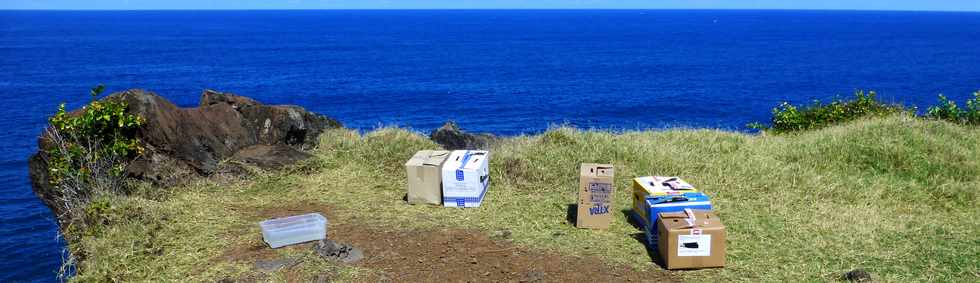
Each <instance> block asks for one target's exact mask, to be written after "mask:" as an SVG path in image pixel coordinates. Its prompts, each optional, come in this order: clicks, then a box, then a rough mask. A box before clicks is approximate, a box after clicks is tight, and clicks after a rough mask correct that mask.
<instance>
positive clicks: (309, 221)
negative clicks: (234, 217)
mask: <svg viewBox="0 0 980 283" xmlns="http://www.w3.org/2000/svg"><path fill="white" fill-rule="evenodd" d="M259 226H260V227H262V239H264V240H265V242H266V243H268V244H269V246H270V247H272V248H273V249H275V248H279V247H282V246H288V245H292V244H298V243H303V242H309V241H316V240H323V239H325V238H326V237H327V218H326V217H323V215H320V214H319V213H310V214H303V215H296V216H289V217H283V218H275V219H269V220H266V221H262V222H259Z"/></svg>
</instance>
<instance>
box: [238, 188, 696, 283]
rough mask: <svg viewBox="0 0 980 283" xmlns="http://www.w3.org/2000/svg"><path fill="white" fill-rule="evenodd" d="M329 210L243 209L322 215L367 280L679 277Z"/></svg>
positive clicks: (258, 253)
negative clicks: (356, 219) (356, 254)
mask: <svg viewBox="0 0 980 283" xmlns="http://www.w3.org/2000/svg"><path fill="white" fill-rule="evenodd" d="M329 211H330V208H329V207H328V206H325V205H322V204H317V203H297V204H291V205H283V206H276V207H268V208H259V209H252V210H250V211H249V213H245V214H246V217H249V218H256V219H259V218H263V219H264V218H272V217H282V216H287V215H293V214H300V213H310V212H320V213H323V214H324V215H325V216H327V217H328V219H330V227H329V228H328V238H330V239H331V240H334V241H336V242H339V243H345V244H350V245H352V246H355V247H358V248H360V249H362V250H363V251H364V256H365V258H364V259H363V260H361V261H360V262H358V263H356V264H353V266H357V267H361V268H366V269H369V270H372V271H375V272H371V274H365V275H367V276H366V277H369V279H366V278H362V280H368V281H397V282H431V281H448V282H559V281H572V282H579V281H582V282H662V281H668V282H671V281H677V279H675V278H673V277H672V276H671V275H670V274H669V273H668V272H667V271H664V270H660V269H656V268H652V269H650V270H637V269H634V268H632V267H629V266H625V265H616V264H609V263H606V262H605V261H603V260H601V259H600V258H598V257H576V256H569V255H561V254H558V253H556V252H552V251H548V250H538V249H532V248H529V247H523V246H518V245H515V244H512V243H511V242H510V241H508V240H506V239H501V238H506V236H505V237H499V236H495V237H490V236H488V235H487V234H486V233H484V232H482V231H479V230H467V229H455V228H444V229H410V230H409V229H400V228H396V227H377V226H369V225H363V224H352V223H349V221H347V220H345V219H339V218H336V217H331V216H332V215H333V214H331V213H329ZM284 248H285V249H311V248H312V246H311V244H309V243H307V244H300V245H293V246H289V247H284ZM272 258H277V255H276V252H275V251H273V250H272V249H270V248H269V247H268V246H266V245H264V243H261V242H257V243H254V244H251V245H246V246H241V247H233V248H230V249H229V250H227V251H226V252H225V253H224V254H223V255H222V256H221V257H219V260H228V261H257V260H265V259H272ZM308 260H312V259H308ZM300 264H303V263H300ZM338 264H339V263H338ZM287 271H289V270H288V269H287ZM325 272H328V271H325ZM287 273H288V272H287ZM287 277H291V276H287Z"/></svg>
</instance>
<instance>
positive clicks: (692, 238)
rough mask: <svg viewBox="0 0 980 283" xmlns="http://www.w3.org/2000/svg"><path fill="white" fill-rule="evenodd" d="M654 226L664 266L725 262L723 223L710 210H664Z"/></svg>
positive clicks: (683, 266) (695, 266) (711, 265)
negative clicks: (657, 231) (658, 238)
mask: <svg viewBox="0 0 980 283" xmlns="http://www.w3.org/2000/svg"><path fill="white" fill-rule="evenodd" d="M657 226H659V228H658V230H659V231H660V232H659V234H660V241H659V242H658V244H657V247H658V250H659V251H660V258H662V259H663V260H664V266H665V267H666V268H667V269H693V268H705V267H723V266H725V248H726V247H725V236H726V235H725V225H723V224H722V223H721V219H719V218H718V216H716V215H715V214H714V213H713V212H711V211H707V210H692V209H687V210H685V211H683V212H664V213H660V215H659V220H658V221H657Z"/></svg>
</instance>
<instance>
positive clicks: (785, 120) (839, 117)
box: [749, 91, 906, 133]
mask: <svg viewBox="0 0 980 283" xmlns="http://www.w3.org/2000/svg"><path fill="white" fill-rule="evenodd" d="M875 96H876V93H875V92H874V91H869V92H864V91H857V92H856V93H855V94H854V99H853V100H841V99H837V100H834V101H833V102H831V103H829V104H824V103H821V102H820V101H814V102H813V104H810V105H809V106H803V107H797V106H795V105H792V104H789V103H786V102H784V103H782V104H780V105H779V106H778V107H776V108H774V109H773V110H772V121H771V122H772V126H771V127H767V126H765V125H763V124H760V123H752V124H749V127H750V128H755V129H760V130H767V131H771V132H775V133H783V132H793V131H801V130H810V129H818V128H823V127H826V126H830V125H835V124H840V123H843V122H848V121H853V120H856V119H859V118H863V117H868V116H888V115H893V114H896V113H902V112H906V109H905V108H904V107H902V106H901V105H891V104H885V103H882V102H880V101H878V100H877V99H876V98H875Z"/></svg>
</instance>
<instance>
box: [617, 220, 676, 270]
mask: <svg viewBox="0 0 980 283" xmlns="http://www.w3.org/2000/svg"><path fill="white" fill-rule="evenodd" d="M622 213H623V217H624V218H626V222H627V223H629V224H630V225H631V226H633V228H636V229H637V230H640V232H638V233H632V234H630V237H631V238H633V240H636V241H637V242H640V244H641V245H643V247H644V248H645V249H646V250H647V256H649V257H650V260H652V261H653V262H654V263H656V264H657V265H658V266H660V268H663V269H667V265H666V264H664V260H663V258H661V257H660V252H659V251H658V250H657V247H656V246H653V245H652V244H651V243H648V241H647V235H646V233H645V232H643V230H644V227H643V224H641V223H640V220H639V219H638V218H639V216H638V215H636V216H635V214H633V210H632V209H623V210H622Z"/></svg>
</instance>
